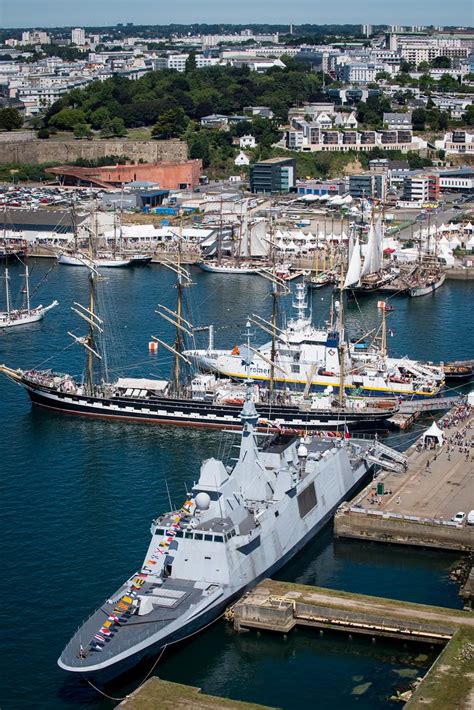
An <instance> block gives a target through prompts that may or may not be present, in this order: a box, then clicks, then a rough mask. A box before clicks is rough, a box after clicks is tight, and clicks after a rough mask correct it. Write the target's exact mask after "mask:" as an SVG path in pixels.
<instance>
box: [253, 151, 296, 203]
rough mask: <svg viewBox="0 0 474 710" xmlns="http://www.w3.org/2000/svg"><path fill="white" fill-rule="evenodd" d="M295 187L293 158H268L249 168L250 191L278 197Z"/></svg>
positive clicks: (294, 162)
mask: <svg viewBox="0 0 474 710" xmlns="http://www.w3.org/2000/svg"><path fill="white" fill-rule="evenodd" d="M295 185H296V160H295V159H294V158H269V160H262V161H260V162H259V163H254V164H253V165H252V167H251V168H250V191H251V192H256V193H266V194H269V195H275V194H276V195H278V194H281V193H285V192H289V191H290V190H291V189H292V188H294V187H295Z"/></svg>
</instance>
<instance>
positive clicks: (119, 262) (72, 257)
mask: <svg viewBox="0 0 474 710" xmlns="http://www.w3.org/2000/svg"><path fill="white" fill-rule="evenodd" d="M58 263H59V264H64V265H66V266H85V267H86V268H90V267H91V266H93V267H94V268H96V269H123V268H125V267H126V266H131V265H132V263H133V260H132V259H131V258H127V259H125V258H122V257H114V256H113V255H112V254H102V255H97V256H94V257H93V258H91V257H89V256H87V255H86V254H81V253H80V252H75V253H72V254H66V253H63V254H60V255H59V256H58Z"/></svg>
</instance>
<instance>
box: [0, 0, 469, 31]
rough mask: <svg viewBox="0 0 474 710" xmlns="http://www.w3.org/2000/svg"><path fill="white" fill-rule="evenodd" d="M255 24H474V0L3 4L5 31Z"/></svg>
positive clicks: (29, 0) (4, 0)
mask: <svg viewBox="0 0 474 710" xmlns="http://www.w3.org/2000/svg"><path fill="white" fill-rule="evenodd" d="M117 22H124V23H125V22H134V23H135V24H168V23H170V22H178V23H183V24H186V23H190V22H234V23H239V24H245V23H251V22H273V23H277V24H280V23H282V24H283V23H289V22H293V23H295V24H299V23H314V24H327V23H339V24H343V23H345V22H347V23H351V24H358V23H366V22H370V23H373V24H379V23H380V24H385V23H386V24H402V25H403V24H407V25H409V24H416V25H428V24H433V25H474V2H473V0H450V2H442V1H441V0H435V1H433V0H429V1H428V0H418V1H417V0H397V1H396V2H385V3H383V2H381V1H380V0H358V1H357V2H356V1H355V0H338V2H332V3H331V2H327V0H325V1H324V2H323V1H321V2H320V3H316V2H314V0H300V1H299V2H298V3H297V4H296V5H292V3H290V2H288V0H257V1H256V0H238V2H236V1H235V0H197V1H196V0H178V2H175V3H173V2H169V0H167V1H166V2H165V1H163V2H160V0H133V1H131V0H0V26H1V27H27V26H28V27H35V26H49V27H54V26H56V27H60V26H63V25H68V26H70V25H79V26H82V25H111V24H116V23H117Z"/></svg>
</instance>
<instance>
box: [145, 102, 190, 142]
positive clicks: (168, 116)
mask: <svg viewBox="0 0 474 710" xmlns="http://www.w3.org/2000/svg"><path fill="white" fill-rule="evenodd" d="M187 123H188V119H187V117H186V114H185V113H184V111H183V109H182V108H171V109H168V111H165V112H164V113H162V114H160V116H159V117H158V121H157V122H156V123H155V125H154V126H153V128H152V129H151V135H152V136H153V138H157V139H159V140H165V139H168V138H179V137H180V136H181V135H182V134H183V133H184V131H185V130H186V126H187Z"/></svg>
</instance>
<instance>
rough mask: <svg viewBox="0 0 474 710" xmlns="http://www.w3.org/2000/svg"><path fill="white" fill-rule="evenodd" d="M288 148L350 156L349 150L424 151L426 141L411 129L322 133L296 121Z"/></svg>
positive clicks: (287, 139) (288, 133)
mask: <svg viewBox="0 0 474 710" xmlns="http://www.w3.org/2000/svg"><path fill="white" fill-rule="evenodd" d="M285 142H286V147H287V148H288V149H289V150H297V151H303V152H314V151H326V152H336V151H342V152H347V151H349V150H372V149H373V148H375V147H376V146H377V147H382V148H384V149H385V150H390V149H392V150H401V151H403V152H407V151H408V150H424V149H425V148H426V147H427V143H426V141H424V140H423V139H421V138H419V137H418V136H413V132H412V131H411V130H410V129H405V128H402V129H390V130H381V131H373V130H363V131H360V130H355V129H354V130H351V129H346V130H342V131H341V130H335V129H334V128H333V129H329V130H328V129H321V128H320V126H319V125H318V124H317V123H309V122H308V121H306V120H305V119H301V118H293V119H292V120H291V122H290V128H289V129H287V130H286V132H285Z"/></svg>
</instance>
